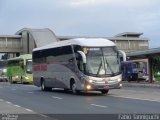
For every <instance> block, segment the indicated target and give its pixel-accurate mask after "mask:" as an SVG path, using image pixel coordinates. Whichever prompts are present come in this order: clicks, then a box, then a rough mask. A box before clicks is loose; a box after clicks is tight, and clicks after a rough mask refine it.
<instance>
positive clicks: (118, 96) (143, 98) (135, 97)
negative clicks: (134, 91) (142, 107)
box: [110, 95, 160, 102]
mask: <svg viewBox="0 0 160 120" xmlns="http://www.w3.org/2000/svg"><path fill="white" fill-rule="evenodd" d="M110 96H112V97H121V98H128V99H135V100H145V101H151V102H160V100H151V99H144V98H136V97H134V98H133V97H127V96H115V95H110Z"/></svg>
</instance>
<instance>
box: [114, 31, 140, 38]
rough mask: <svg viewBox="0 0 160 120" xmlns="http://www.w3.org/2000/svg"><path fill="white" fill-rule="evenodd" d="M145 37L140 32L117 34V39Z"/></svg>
mask: <svg viewBox="0 0 160 120" xmlns="http://www.w3.org/2000/svg"><path fill="white" fill-rule="evenodd" d="M141 35H143V33H139V32H123V33H120V34H117V35H116V36H115V37H140V36H141Z"/></svg>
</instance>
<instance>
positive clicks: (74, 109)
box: [0, 83, 160, 120]
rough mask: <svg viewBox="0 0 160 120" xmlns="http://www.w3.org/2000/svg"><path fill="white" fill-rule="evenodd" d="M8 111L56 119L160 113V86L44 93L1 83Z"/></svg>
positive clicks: (0, 108) (1, 102)
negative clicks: (65, 116) (75, 93)
mask: <svg viewBox="0 0 160 120" xmlns="http://www.w3.org/2000/svg"><path fill="white" fill-rule="evenodd" d="M4 113H5V114H6V113H9V114H19V115H21V114H26V115H28V116H29V115H30V114H31V115H32V114H34V115H35V116H34V117H35V118H37V119H39V117H40V118H41V119H46V118H48V119H50V118H51V119H53V118H54V119H55V120H59V119H56V118H59V117H60V116H61V115H62V114H63V115H73V114H74V115H75V114H78V115H83V114H89V115H90V114H91V115H96V114H104V115H105V114H130V113H132V114H133V113H137V114H138V113H146V114H147V113H160V89H154V88H133V87H131V88H130V87H124V88H122V89H114V90H110V91H109V93H108V95H102V94H100V93H99V92H88V93H81V94H79V95H73V94H72V93H71V92H70V91H68V92H64V91H63V90H60V89H55V90H53V91H51V92H43V91H41V90H40V88H38V87H36V86H33V85H22V84H9V83H0V114H4ZM56 115H59V116H58V117H57V116H56ZM94 118H95V119H97V118H96V117H95V116H94Z"/></svg>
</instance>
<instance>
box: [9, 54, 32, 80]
mask: <svg viewBox="0 0 160 120" xmlns="http://www.w3.org/2000/svg"><path fill="white" fill-rule="evenodd" d="M7 76H8V78H9V81H10V83H18V82H21V83H33V75H32V55H31V54H25V55H20V56H19V57H14V58H10V59H8V60H7Z"/></svg>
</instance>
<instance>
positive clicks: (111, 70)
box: [105, 57, 114, 75]
mask: <svg viewBox="0 0 160 120" xmlns="http://www.w3.org/2000/svg"><path fill="white" fill-rule="evenodd" d="M105 61H106V63H107V66H108V67H109V69H110V71H111V73H112V75H114V72H113V70H112V68H111V66H110V64H109V63H108V61H107V58H106V57H105ZM106 71H107V70H106Z"/></svg>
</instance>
